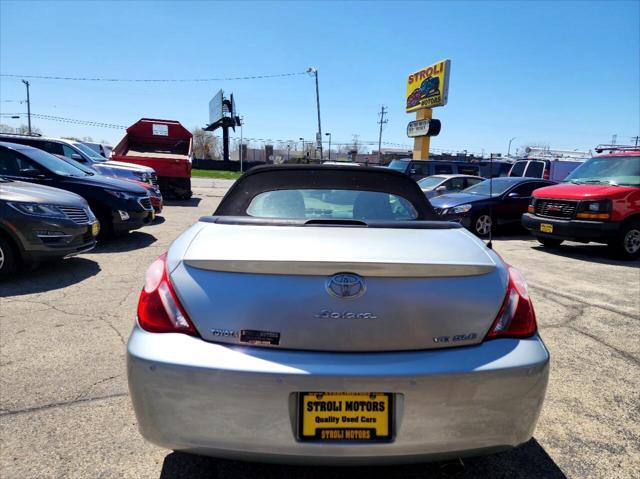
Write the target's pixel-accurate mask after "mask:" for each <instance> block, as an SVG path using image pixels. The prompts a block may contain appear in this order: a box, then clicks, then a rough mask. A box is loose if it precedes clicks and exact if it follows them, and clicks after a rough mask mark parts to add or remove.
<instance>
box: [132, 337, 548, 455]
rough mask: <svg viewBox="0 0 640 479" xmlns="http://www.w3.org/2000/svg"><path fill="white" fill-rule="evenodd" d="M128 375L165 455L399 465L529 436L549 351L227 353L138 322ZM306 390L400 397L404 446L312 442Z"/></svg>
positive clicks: (524, 346)
mask: <svg viewBox="0 0 640 479" xmlns="http://www.w3.org/2000/svg"><path fill="white" fill-rule="evenodd" d="M127 370H128V379H129V390H130V393H131V398H132V401H133V406H134V409H135V413H136V416H137V419H138V424H139V428H140V432H141V433H142V435H143V436H144V437H145V438H146V439H147V440H149V441H151V442H153V443H155V444H157V445H160V446H162V447H166V448H168V449H173V450H180V451H186V452H193V453H198V454H206V455H212V456H217V457H227V458H235V459H241V460H260V461H273V462H286V463H304V464H358V463H367V464H372V463H399V462H416V461H423V460H442V459H447V458H451V457H459V456H465V455H476V454H479V453H484V452H496V451H499V450H504V449H508V448H510V447H514V446H517V445H519V444H522V443H524V442H526V441H527V440H529V438H531V436H532V434H533V430H534V428H535V424H536V421H537V419H538V415H539V413H540V409H541V407H542V403H543V400H544V395H545V391H546V386H547V380H548V374H549V354H548V352H547V350H546V348H545V347H544V344H543V343H542V341H541V340H540V338H539V337H537V336H535V337H533V338H529V339H524V340H517V339H501V340H493V341H487V342H485V343H482V344H480V345H477V346H470V347H461V348H451V349H439V350H431V351H414V352H395V353H317V352H303V351H291V350H289V351H287V350H273V349H263V348H246V347H235V346H224V345H221V344H214V343H208V342H205V341H203V340H201V339H199V338H193V337H190V336H186V335H183V334H167V333H165V334H157V333H148V332H146V331H143V330H142V329H140V328H139V327H138V326H136V327H135V328H134V330H133V332H132V334H131V337H130V338H129V343H128V348H127ZM303 391H345V392H374V391H375V392H390V393H393V394H395V400H394V418H395V419H394V430H395V437H394V439H393V441H392V442H387V443H364V444H363V443H360V444H354V443H339V444H335V443H326V442H324V443H308V442H300V441H299V440H298V438H297V433H296V431H297V421H298V411H297V397H298V394H297V393H299V392H303Z"/></svg>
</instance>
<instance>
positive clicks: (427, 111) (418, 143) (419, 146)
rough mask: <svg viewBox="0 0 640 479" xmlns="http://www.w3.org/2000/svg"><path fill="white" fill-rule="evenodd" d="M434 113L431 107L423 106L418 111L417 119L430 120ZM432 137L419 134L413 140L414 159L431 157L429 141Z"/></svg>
mask: <svg viewBox="0 0 640 479" xmlns="http://www.w3.org/2000/svg"><path fill="white" fill-rule="evenodd" d="M432 115H433V110H432V109H431V108H423V109H422V110H418V111H416V120H430V119H431V118H432ZM430 140H431V137H429V136H417V137H416V138H414V140H413V159H414V160H428V159H429V143H430Z"/></svg>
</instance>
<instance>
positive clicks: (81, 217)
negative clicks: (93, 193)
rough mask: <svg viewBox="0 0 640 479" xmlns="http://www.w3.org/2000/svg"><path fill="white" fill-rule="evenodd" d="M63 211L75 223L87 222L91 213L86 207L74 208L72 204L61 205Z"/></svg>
mask: <svg viewBox="0 0 640 479" xmlns="http://www.w3.org/2000/svg"><path fill="white" fill-rule="evenodd" d="M60 211H62V212H63V213H64V214H65V215H67V217H68V218H69V219H71V220H72V221H73V222H74V223H78V224H86V223H88V222H89V215H88V214H87V210H85V209H84V208H74V207H72V206H60Z"/></svg>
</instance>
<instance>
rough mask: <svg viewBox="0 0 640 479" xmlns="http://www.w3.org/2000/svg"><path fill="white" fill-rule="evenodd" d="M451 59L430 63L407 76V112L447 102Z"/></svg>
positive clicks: (442, 104)
mask: <svg viewBox="0 0 640 479" xmlns="http://www.w3.org/2000/svg"><path fill="white" fill-rule="evenodd" d="M450 70H451V60H442V61H439V62H438V63H434V64H433V65H429V66H428V67H425V68H423V69H421V70H418V71H417V72H415V73H412V74H411V75H409V76H408V77H407V96H406V109H407V113H410V112H412V111H416V110H420V109H422V108H433V107H436V106H444V105H446V104H447V99H448V96H449V71H450Z"/></svg>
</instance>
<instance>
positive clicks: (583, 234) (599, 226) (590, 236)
mask: <svg viewBox="0 0 640 479" xmlns="http://www.w3.org/2000/svg"><path fill="white" fill-rule="evenodd" d="M543 223H544V224H550V225H553V233H543V232H542V231H540V225H541V224H543ZM522 226H524V227H525V228H526V229H528V230H529V231H530V232H531V234H533V235H534V236H540V237H544V238H555V239H562V240H568V241H582V242H584V241H595V242H601V243H607V242H609V241H611V240H612V239H613V238H615V236H616V234H617V233H618V231H619V229H620V223H617V222H608V221H581V220H561V219H555V218H542V217H540V216H536V215H533V214H531V213H525V214H523V215H522Z"/></svg>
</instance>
